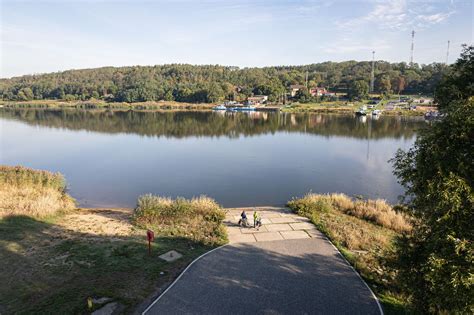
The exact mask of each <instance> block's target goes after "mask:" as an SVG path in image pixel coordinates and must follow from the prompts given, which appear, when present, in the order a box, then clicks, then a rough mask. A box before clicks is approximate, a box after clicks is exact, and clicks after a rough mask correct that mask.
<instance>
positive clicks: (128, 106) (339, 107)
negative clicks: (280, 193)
mask: <svg viewBox="0 0 474 315" xmlns="http://www.w3.org/2000/svg"><path fill="white" fill-rule="evenodd" d="M351 104H352V103H351ZM366 104H367V102H360V104H359V103H354V104H352V105H347V102H326V103H305V104H300V103H293V104H290V105H268V107H269V108H271V111H276V112H278V111H281V112H283V113H316V114H354V113H355V111H356V110H357V109H358V108H359V106H362V105H366ZM216 105H217V104H210V103H182V102H174V101H159V102H137V103H124V102H121V103H119V102H105V101H100V100H90V101H61V100H35V101H25V102H13V101H0V107H4V108H25V109H88V110H91V109H107V110H136V111H181V110H183V111H210V110H212V108H213V107H215V106H216ZM265 108H266V107H265V106H261V110H262V111H265ZM374 109H379V110H381V111H382V115H390V116H423V115H424V114H425V113H426V112H428V111H430V110H435V109H436V107H432V106H418V107H417V108H416V109H414V110H409V109H403V108H397V109H386V108H385V106H384V105H383V104H382V105H379V106H377V107H376V108H374ZM369 114H370V113H369Z"/></svg>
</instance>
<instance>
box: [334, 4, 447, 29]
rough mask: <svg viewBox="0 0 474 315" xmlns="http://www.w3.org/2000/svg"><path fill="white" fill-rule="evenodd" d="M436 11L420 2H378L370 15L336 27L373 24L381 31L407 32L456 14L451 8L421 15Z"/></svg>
mask: <svg viewBox="0 0 474 315" xmlns="http://www.w3.org/2000/svg"><path fill="white" fill-rule="evenodd" d="M434 10H435V8H434V7H433V6H432V5H427V4H423V3H420V2H408V1H407V0H395V1H383V2H381V1H378V2H376V3H375V4H374V7H373V9H372V10H371V11H370V12H369V13H368V14H366V15H364V16H361V17H356V18H352V19H349V20H346V21H339V22H336V25H337V26H338V27H340V28H342V29H348V30H349V29H354V28H356V27H361V26H367V25H369V24H372V25H374V26H375V27H377V28H380V29H389V30H397V31H398V30H407V29H410V28H412V27H414V26H416V27H417V28H427V27H429V26H431V25H434V24H438V23H441V22H443V21H445V20H447V19H448V18H449V17H450V16H451V15H452V14H454V13H455V11H454V10H453V9H452V8H449V11H448V12H442V11H440V12H437V13H432V14H421V13H420V12H430V11H434Z"/></svg>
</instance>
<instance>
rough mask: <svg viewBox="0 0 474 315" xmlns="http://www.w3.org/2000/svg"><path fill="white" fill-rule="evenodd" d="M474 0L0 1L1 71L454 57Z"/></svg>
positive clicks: (467, 39)
mask: <svg viewBox="0 0 474 315" xmlns="http://www.w3.org/2000/svg"><path fill="white" fill-rule="evenodd" d="M473 2H474V1H473V0H425V1H419V0H415V1H410V0H392V1H382V0H356V1H350V0H343V1H341V0H334V1H331V0H323V1H317V0H292V1H291V0H286V1H284V0H280V1H278V0H275V1H269V0H254V1H247V0H220V1H219V0H174V1H172V0H156V1H151V0H149V1H146V0H142V1H132V0H128V1H127V0H122V1H118V0H100V1H93V0H74V1H73V0H51V1H42V0H30V1H21V0H0V17H1V20H0V36H1V37H0V45H1V47H0V48H1V50H0V54H1V55H0V77H2V78H9V77H13V76H20V75H25V74H36V73H46V72H56V71H63V70H69V69H82V68H95V67H103V66H129V65H155V64H169V63H189V64H221V65H231V66H239V67H254V66H258V67H261V66H273V65H301V64H310V63H318V62H324V61H344V60H371V59H372V51H375V59H376V60H387V61H390V62H401V61H405V62H408V61H409V60H410V45H411V31H412V30H415V49H414V61H415V62H417V63H420V64H422V63H432V62H445V61H446V52H447V42H448V40H449V41H450V50H449V63H452V62H454V61H455V60H456V58H457V57H458V56H459V53H460V51H461V44H463V43H466V44H472V43H473V33H474V26H473V20H474V5H473Z"/></svg>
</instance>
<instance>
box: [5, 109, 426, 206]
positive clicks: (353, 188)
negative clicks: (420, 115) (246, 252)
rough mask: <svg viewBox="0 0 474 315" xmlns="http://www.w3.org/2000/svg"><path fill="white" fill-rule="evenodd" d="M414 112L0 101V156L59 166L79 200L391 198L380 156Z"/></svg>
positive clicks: (402, 135)
mask: <svg viewBox="0 0 474 315" xmlns="http://www.w3.org/2000/svg"><path fill="white" fill-rule="evenodd" d="M423 125H424V123H423V120H420V119H417V118H407V117H387V116H382V117H380V119H378V120H376V119H373V117H365V119H360V118H357V117H355V116H340V115H319V114H277V113H265V112H254V113H248V114H246V113H219V112H218V113H214V112H137V111H97V110H93V111H91V110H51V109H44V110H34V109H22V110H17V109H2V110H0V126H1V129H0V136H1V150H0V163H2V164H7V165H17V164H20V165H25V166H28V167H34V168H38V169H46V170H51V171H59V172H61V173H63V174H65V176H66V179H67V181H68V183H69V185H70V192H71V194H72V195H73V196H74V197H75V198H77V199H78V200H79V202H80V203H81V204H82V205H84V206H130V207H133V206H134V205H135V201H136V198H137V196H138V195H140V194H143V193H155V194H160V195H165V196H171V197H176V196H183V197H188V198H189V197H192V196H196V195H200V194H206V195H208V196H211V197H213V198H215V199H216V200H217V201H218V202H220V203H222V204H223V205H224V206H250V205H281V204H284V203H285V202H286V201H288V200H289V199H290V198H292V197H294V196H299V195H302V194H304V193H306V192H308V191H310V190H312V191H313V192H320V193H326V192H344V193H347V194H349V195H355V194H360V195H365V196H367V197H372V198H375V197H377V198H385V199H388V200H389V201H390V202H396V200H397V196H398V195H399V194H400V193H401V192H402V188H401V187H400V185H399V184H398V183H397V182H396V179H395V178H394V176H393V174H392V168H391V166H390V165H389V164H388V163H387V161H388V160H389V159H390V158H391V157H393V155H394V153H395V151H396V150H397V149H398V148H403V149H407V148H408V147H410V146H411V145H412V144H413V141H414V140H415V136H416V131H417V129H418V128H419V127H420V126H423Z"/></svg>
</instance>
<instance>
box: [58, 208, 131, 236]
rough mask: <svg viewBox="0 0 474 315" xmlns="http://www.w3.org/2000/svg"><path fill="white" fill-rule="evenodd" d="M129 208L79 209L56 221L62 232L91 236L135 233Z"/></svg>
mask: <svg viewBox="0 0 474 315" xmlns="http://www.w3.org/2000/svg"><path fill="white" fill-rule="evenodd" d="M131 216H132V210H131V209H79V210H78V211H75V212H74V213H73V214H68V215H66V216H65V217H64V219H63V220H61V221H60V222H58V226H60V227H61V228H62V229H63V232H66V233H67V231H73V232H75V233H81V234H86V235H87V236H88V237H93V236H109V237H110V236H112V237H117V238H120V237H123V236H130V235H133V234H135V229H134V227H133V225H132V224H131V222H130V220H131Z"/></svg>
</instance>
